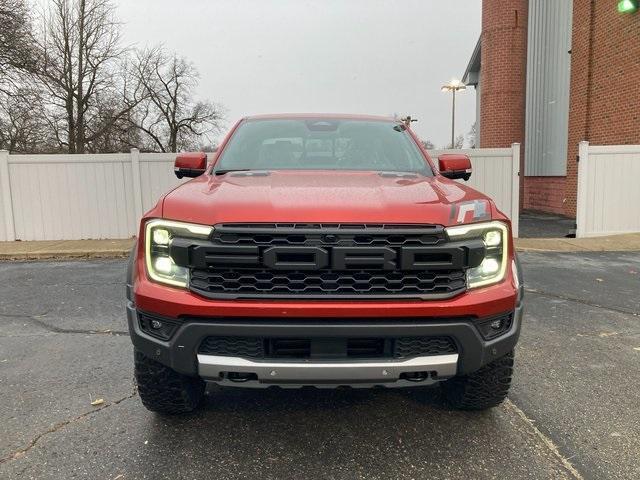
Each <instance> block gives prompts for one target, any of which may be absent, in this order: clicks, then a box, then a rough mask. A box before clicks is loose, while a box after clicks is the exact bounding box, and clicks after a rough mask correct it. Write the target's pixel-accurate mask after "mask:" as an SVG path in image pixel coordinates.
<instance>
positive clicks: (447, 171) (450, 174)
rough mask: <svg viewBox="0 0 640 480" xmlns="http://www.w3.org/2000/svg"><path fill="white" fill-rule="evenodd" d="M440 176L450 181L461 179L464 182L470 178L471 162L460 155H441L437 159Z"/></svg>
mask: <svg viewBox="0 0 640 480" xmlns="http://www.w3.org/2000/svg"><path fill="white" fill-rule="evenodd" d="M438 167H439V168H440V175H442V176H443V177H447V178H450V179H452V180H455V179H458V178H462V179H463V180H464V181H465V182H466V181H467V180H469V178H471V160H470V159H469V157H467V156H466V155H462V154H460V153H443V154H442V155H440V156H439V157H438Z"/></svg>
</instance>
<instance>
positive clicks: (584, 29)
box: [483, 0, 640, 217]
mask: <svg viewBox="0 0 640 480" xmlns="http://www.w3.org/2000/svg"><path fill="white" fill-rule="evenodd" d="M617 3H618V2H617V0H597V1H593V0H574V2H573V28H572V35H573V41H572V53H571V93H570V100H569V141H568V155H567V180H566V186H565V197H566V202H565V206H564V213H565V214H566V215H568V216H571V217H575V214H576V192H577V173H578V168H577V167H578V166H577V162H576V157H577V154H578V143H579V142H580V141H582V140H587V141H589V142H590V143H591V144H592V145H619V144H621V145H626V144H640V12H636V13H633V14H624V15H623V14H620V13H618V12H617V10H616V5H617ZM483 53H484V52H483ZM620 174H624V172H620Z"/></svg>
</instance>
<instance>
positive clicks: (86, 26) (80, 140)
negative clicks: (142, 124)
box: [36, 0, 139, 153]
mask: <svg viewBox="0 0 640 480" xmlns="http://www.w3.org/2000/svg"><path fill="white" fill-rule="evenodd" d="M51 3H52V5H51V7H50V9H49V10H48V11H47V12H45V14H44V15H43V18H42V22H41V23H42V32H41V36H40V38H38V50H39V52H38V55H39V66H38V69H37V72H36V75H37V76H38V78H39V79H40V80H41V82H42V84H43V85H44V87H45V89H46V91H47V93H48V94H49V96H50V98H51V109H50V115H49V122H50V124H51V128H52V130H53V131H54V132H55V134H56V137H57V140H58V142H59V143H60V145H61V146H64V147H65V148H66V149H67V151H68V152H69V153H83V152H85V151H86V149H87V147H88V145H91V144H94V143H96V142H98V141H99V137H100V136H102V135H104V134H105V132H106V131H107V130H109V129H111V128H112V124H113V123H114V122H116V121H118V120H119V119H121V118H122V117H124V116H126V115H127V114H128V113H129V112H130V111H131V110H132V109H133V108H134V107H135V106H136V105H137V103H138V102H139V97H138V95H137V93H138V90H137V89H136V88H135V87H133V88H130V87H131V86H130V85H129V86H127V85H126V83H125V86H124V87H123V82H122V81H120V80H121V77H120V76H119V75H118V74H117V72H119V70H120V68H121V65H120V64H121V61H122V59H123V58H125V57H126V49H125V48H123V47H121V46H120V33H119V23H118V22H117V20H116V19H115V18H114V16H113V13H112V12H113V10H114V6H113V4H112V3H111V1H110V0H51ZM123 88H124V89H127V88H128V89H129V90H130V91H133V92H135V93H134V94H132V95H126V96H123V97H122V98H123V99H125V100H126V101H124V102H119V109H118V110H117V111H112V112H110V115H109V116H108V117H107V118H103V117H101V112H102V111H103V108H102V107H103V106H102V105H100V100H101V99H105V98H113V96H114V95H116V93H118V92H119V93H122V89H123Z"/></svg>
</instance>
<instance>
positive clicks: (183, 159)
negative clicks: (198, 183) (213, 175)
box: [173, 152, 207, 178]
mask: <svg viewBox="0 0 640 480" xmlns="http://www.w3.org/2000/svg"><path fill="white" fill-rule="evenodd" d="M206 169H207V154H206V153H204V152H184V153H179V154H178V156H177V157H176V163H175V166H174V168H173V171H174V173H175V174H176V177H178V178H182V177H199V176H200V175H202V174H203V173H204V172H205V170H206Z"/></svg>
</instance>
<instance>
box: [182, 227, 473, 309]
mask: <svg viewBox="0 0 640 480" xmlns="http://www.w3.org/2000/svg"><path fill="white" fill-rule="evenodd" d="M172 249H173V250H172V252H173V253H172V256H173V257H174V258H185V259H188V261H189V267H190V288H191V290H193V291H194V292H197V293H199V294H201V295H204V296H208V297H211V298H234V299H237V298H285V299H286V298H294V299H295V298H316V299H321V300H325V299H331V298H333V299H336V298H337V299H349V298H357V299H363V298H367V297H369V298H384V297H396V298H438V297H451V296H453V295H455V294H457V293H459V292H461V291H464V289H465V288H466V277H465V262H466V255H467V254H468V253H467V252H468V249H463V248H461V247H460V245H456V246H454V245H451V244H448V243H447V239H446V236H445V233H444V229H443V228H442V227H439V226H433V225H337V224H336V225H326V224H250V225H244V224H242V225H238V224H224V225H216V227H215V230H214V232H213V234H212V236H211V238H210V239H209V241H207V242H200V243H197V244H194V242H186V243H183V244H180V243H179V242H176V243H175V244H174V245H173V246H172ZM180 249H182V250H180ZM186 250H188V252H186ZM185 261H186V260H185Z"/></svg>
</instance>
